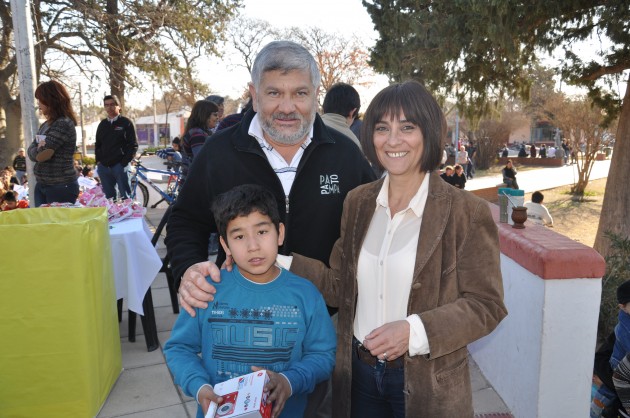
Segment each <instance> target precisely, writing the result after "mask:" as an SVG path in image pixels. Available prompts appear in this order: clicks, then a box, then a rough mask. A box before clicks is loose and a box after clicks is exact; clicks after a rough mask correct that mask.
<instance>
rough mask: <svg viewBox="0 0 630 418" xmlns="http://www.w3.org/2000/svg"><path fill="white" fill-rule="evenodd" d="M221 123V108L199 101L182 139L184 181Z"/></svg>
mask: <svg viewBox="0 0 630 418" xmlns="http://www.w3.org/2000/svg"><path fill="white" fill-rule="evenodd" d="M218 121H219V107H218V106H217V105H216V104H215V103H212V102H210V101H207V100H199V101H197V102H196V103H195V104H194V106H193V108H192V111H191V112H190V117H189V118H188V121H187V122H186V128H185V132H186V133H185V134H184V136H183V137H182V138H181V148H182V149H181V151H182V178H181V181H184V180H185V178H186V176H187V175H188V168H189V167H190V164H192V161H193V159H194V158H195V156H196V155H197V153H198V152H199V150H200V149H201V146H202V145H203V144H204V143H205V142H206V138H207V137H208V136H209V135H211V133H210V130H211V129H213V128H214V127H215V126H216V125H217V122H218Z"/></svg>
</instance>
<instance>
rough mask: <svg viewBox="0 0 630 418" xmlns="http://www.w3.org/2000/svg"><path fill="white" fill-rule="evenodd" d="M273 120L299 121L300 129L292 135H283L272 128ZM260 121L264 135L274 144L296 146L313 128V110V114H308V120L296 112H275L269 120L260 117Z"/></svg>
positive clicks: (283, 133) (278, 130) (280, 131)
mask: <svg viewBox="0 0 630 418" xmlns="http://www.w3.org/2000/svg"><path fill="white" fill-rule="evenodd" d="M261 116H262V115H261ZM274 119H299V120H300V127H299V129H298V130H297V131H295V132H293V133H285V132H283V131H282V130H281V129H277V128H276V127H274V126H273V121H274ZM260 120H261V124H262V128H263V131H265V133H266V134H267V135H269V137H270V138H271V139H273V140H274V141H275V142H278V143H280V144H284V145H296V144H299V143H301V142H302V141H303V140H304V137H306V135H307V134H308V133H309V132H310V130H311V127H312V126H313V121H314V120H315V109H313V112H312V113H311V114H310V117H309V118H308V119H307V118H305V117H304V116H302V115H301V114H300V113H298V112H292V113H281V112H276V113H273V114H272V115H271V118H269V119H267V118H264V117H261V118H260Z"/></svg>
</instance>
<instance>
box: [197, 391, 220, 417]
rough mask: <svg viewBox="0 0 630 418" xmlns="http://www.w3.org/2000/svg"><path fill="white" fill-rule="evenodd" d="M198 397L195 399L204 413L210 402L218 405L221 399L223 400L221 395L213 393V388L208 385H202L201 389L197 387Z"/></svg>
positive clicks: (206, 411)
mask: <svg viewBox="0 0 630 418" xmlns="http://www.w3.org/2000/svg"><path fill="white" fill-rule="evenodd" d="M198 398H199V399H197V401H198V402H199V405H201V410H202V411H203V414H204V415H206V413H208V408H209V407H210V403H211V402H214V403H216V404H217V405H218V404H220V403H221V401H223V398H222V397H220V396H218V395H217V394H216V393H214V390H213V389H212V387H211V386H210V385H205V386H202V387H201V389H199V395H198Z"/></svg>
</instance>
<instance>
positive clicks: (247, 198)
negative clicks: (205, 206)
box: [212, 184, 280, 240]
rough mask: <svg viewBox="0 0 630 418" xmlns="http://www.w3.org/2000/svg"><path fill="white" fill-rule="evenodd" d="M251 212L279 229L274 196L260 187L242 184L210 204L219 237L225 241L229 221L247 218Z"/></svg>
mask: <svg viewBox="0 0 630 418" xmlns="http://www.w3.org/2000/svg"><path fill="white" fill-rule="evenodd" d="M252 212H259V213H261V214H262V215H265V216H268V217H269V218H271V222H273V224H274V225H275V226H276V230H277V231H279V229H280V213H279V212H278V203H277V202H276V198H275V197H274V195H273V194H272V193H271V192H270V191H269V190H267V189H266V188H264V187H262V186H258V185H256V184H243V185H241V186H236V187H235V188H233V189H231V190H229V191H227V192H225V193H222V194H221V195H219V197H217V199H216V200H215V201H214V203H213V204H212V213H213V214H214V221H215V222H216V224H217V229H218V230H219V235H221V236H222V237H223V239H226V240H227V236H226V233H227V226H228V224H229V223H230V221H232V220H234V219H236V218H238V217H239V216H247V215H249V214H250V213H252Z"/></svg>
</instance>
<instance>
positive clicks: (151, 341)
mask: <svg viewBox="0 0 630 418" xmlns="http://www.w3.org/2000/svg"><path fill="white" fill-rule="evenodd" d="M142 309H144V315H143V316H141V317H140V320H141V321H142V329H144V339H145V340H146V343H147V351H154V350H157V349H158V347H159V346H160V341H159V340H158V335H157V325H156V323H155V312H154V311H153V296H151V289H150V288H149V290H147V293H146V295H144V300H143V301H142Z"/></svg>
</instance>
